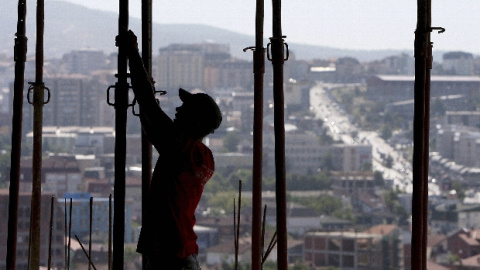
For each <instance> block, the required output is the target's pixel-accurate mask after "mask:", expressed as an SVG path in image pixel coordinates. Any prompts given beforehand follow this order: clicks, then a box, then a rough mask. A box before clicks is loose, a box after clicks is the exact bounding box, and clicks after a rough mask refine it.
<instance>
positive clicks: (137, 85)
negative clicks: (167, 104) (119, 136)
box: [118, 31, 173, 147]
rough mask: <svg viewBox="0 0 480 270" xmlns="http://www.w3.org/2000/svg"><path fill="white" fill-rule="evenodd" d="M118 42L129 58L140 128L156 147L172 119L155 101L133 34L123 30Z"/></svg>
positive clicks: (150, 80)
mask: <svg viewBox="0 0 480 270" xmlns="http://www.w3.org/2000/svg"><path fill="white" fill-rule="evenodd" d="M118 43H119V46H123V47H124V49H125V52H126V53H127V57H128V60H129V68H130V80H131V83H132V88H133V92H134V94H135V98H136V100H137V102H138V104H139V107H140V120H141V122H142V128H143V130H144V131H145V134H146V135H147V137H148V139H149V140H150V141H151V143H152V144H153V145H155V146H156V147H157V145H156V144H157V143H158V142H160V141H161V140H162V139H164V138H163V137H164V136H168V133H170V132H171V131H172V129H173V124H172V120H171V119H170V117H168V115H167V114H165V112H164V111H163V110H162V109H161V108H160V106H159V105H158V103H157V100H156V98H155V93H154V91H155V89H154V85H153V79H152V78H151V77H150V76H149V74H148V73H147V71H146V70H145V67H144V65H143V61H142V58H141V57H140V54H139V52H138V45H137V37H136V36H135V34H134V33H133V32H132V31H125V32H124V33H122V34H121V35H120V36H119V38H118Z"/></svg>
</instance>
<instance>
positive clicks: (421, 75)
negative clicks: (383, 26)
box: [411, 0, 445, 270]
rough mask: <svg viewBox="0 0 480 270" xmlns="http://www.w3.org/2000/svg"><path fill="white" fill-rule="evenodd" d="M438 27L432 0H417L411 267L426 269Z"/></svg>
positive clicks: (416, 269) (440, 30)
mask: <svg viewBox="0 0 480 270" xmlns="http://www.w3.org/2000/svg"><path fill="white" fill-rule="evenodd" d="M433 30H439V33H442V32H444V31H445V29H443V28H440V27H433V28H432V26H431V0H418V1H417V29H416V30H415V85H414V91H415V97H414V102H415V103H414V120H413V125H414V126H413V134H414V135H413V164H412V168H413V194H412V251H411V264H412V269H413V270H426V269H427V260H426V251H427V229H428V227H427V226H428V223H427V218H428V159H429V155H428V152H429V147H428V144H429V126H430V69H431V68H432V47H433V46H432V45H433V43H432V42H431V41H430V33H431V32H432V31H433Z"/></svg>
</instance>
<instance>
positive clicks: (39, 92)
mask: <svg viewBox="0 0 480 270" xmlns="http://www.w3.org/2000/svg"><path fill="white" fill-rule="evenodd" d="M36 25H37V36H36V37H37V42H36V48H35V84H34V86H33V158H32V163H33V164H32V201H31V212H30V218H31V220H30V239H31V241H30V264H29V265H30V267H31V269H38V268H39V267H40V217H41V189H42V126H43V104H44V101H43V99H44V84H43V27H44V1H43V0H37V24H36Z"/></svg>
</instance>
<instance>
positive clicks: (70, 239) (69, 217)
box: [66, 198, 73, 270]
mask: <svg viewBox="0 0 480 270" xmlns="http://www.w3.org/2000/svg"><path fill="white" fill-rule="evenodd" d="M72 207H73V203H72V198H70V206H69V216H68V244H67V252H68V256H67V265H66V269H67V270H70V250H71V246H72Z"/></svg>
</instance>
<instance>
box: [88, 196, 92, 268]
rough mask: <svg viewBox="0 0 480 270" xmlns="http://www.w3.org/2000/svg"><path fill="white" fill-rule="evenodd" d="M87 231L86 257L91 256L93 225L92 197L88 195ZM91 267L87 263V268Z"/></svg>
mask: <svg viewBox="0 0 480 270" xmlns="http://www.w3.org/2000/svg"><path fill="white" fill-rule="evenodd" d="M88 224H89V231H88V236H89V237H88V257H89V258H92V229H93V228H92V226H93V197H90V219H89V223H88ZM90 269H92V268H91V266H90V264H88V270H90Z"/></svg>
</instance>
